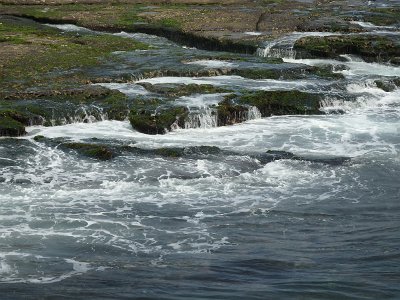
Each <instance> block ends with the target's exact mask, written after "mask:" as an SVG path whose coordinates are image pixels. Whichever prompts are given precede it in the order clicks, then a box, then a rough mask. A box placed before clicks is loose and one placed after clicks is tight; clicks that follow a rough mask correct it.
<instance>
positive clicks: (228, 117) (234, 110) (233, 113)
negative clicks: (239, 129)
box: [217, 99, 248, 126]
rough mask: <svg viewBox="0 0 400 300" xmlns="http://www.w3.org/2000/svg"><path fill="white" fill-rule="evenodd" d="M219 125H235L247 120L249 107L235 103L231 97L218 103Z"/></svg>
mask: <svg viewBox="0 0 400 300" xmlns="http://www.w3.org/2000/svg"><path fill="white" fill-rule="evenodd" d="M217 117H218V126H225V125H233V124H237V123H241V122H244V121H247V119H248V107H245V106H242V105H236V104H233V103H232V102H231V101H230V100H229V99H225V100H224V101H222V102H220V103H218V107H217Z"/></svg>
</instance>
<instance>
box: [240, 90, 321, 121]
mask: <svg viewBox="0 0 400 300" xmlns="http://www.w3.org/2000/svg"><path fill="white" fill-rule="evenodd" d="M321 100H322V96H321V95H319V94H312V93H306V92H301V91H296V90H295V91H258V92H254V93H248V94H244V95H242V96H240V97H239V98H238V99H237V100H236V101H237V103H239V104H242V105H250V106H255V107H257V108H258V110H259V111H260V113H261V115H262V116H263V117H269V116H271V115H304V114H307V115H309V114H322V112H321V111H320V110H319V109H320V101H321Z"/></svg>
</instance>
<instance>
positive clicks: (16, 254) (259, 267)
mask: <svg viewBox="0 0 400 300" xmlns="http://www.w3.org/2000/svg"><path fill="white" fill-rule="evenodd" d="M364 25H365V24H364ZM365 26H370V28H372V29H371V30H376V31H377V30H381V29H379V28H378V29H377V28H374V27H373V25H371V24H366V25H365ZM371 26H372V27H371ZM59 28H61V29H63V30H72V31H74V30H75V31H79V30H82V29H79V28H77V27H74V26H69V27H68V26H65V25H63V27H62V26H59ZM391 30H392V33H389V34H397V33H398V32H396V31H394V33H393V29H391ZM314 34H315V33H314ZM375 34H376V32H375ZM382 34H388V33H387V32H386V31H385V32H384V33H382ZM121 35H128V34H125V33H122V34H121ZM130 37H135V38H137V39H142V40H143V41H145V42H149V40H150V39H153V42H152V43H153V44H154V45H156V46H161V47H163V48H165V49H162V50H151V51H161V52H162V51H164V52H165V51H166V49H171V48H173V49H174V53H178V52H179V51H184V52H185V53H186V54H187V53H189V54H190V55H193V56H196V55H198V54H196V53H197V52H196V51H200V50H196V49H187V48H186V49H183V48H181V47H178V46H177V45H175V44H173V43H170V42H168V41H166V40H164V39H158V38H156V37H151V36H146V35H139V34H137V35H132V36H129V35H128V37H127V38H130ZM283 40H284V41H285V43H284V44H285V47H284V50H285V51H282V52H280V56H281V57H283V58H284V60H285V62H286V63H287V64H288V65H296V64H305V65H320V64H329V65H333V66H338V68H337V70H336V72H337V73H341V74H343V75H344V76H345V79H343V80H341V81H340V82H337V81H324V80H319V79H315V78H313V77H310V78H304V79H298V80H252V79H245V78H242V77H240V76H213V77H201V78H198V77H158V78H149V79H146V78H142V79H140V80H137V81H136V82H132V83H128V84H122V83H108V84H103V85H104V86H108V87H110V88H115V89H119V90H121V91H122V92H125V93H127V94H128V95H131V96H132V95H133V96H134V95H137V94H141V95H143V94H147V93H149V92H147V91H146V90H145V89H144V88H143V87H142V86H141V85H138V83H144V82H150V83H166V84H167V83H168V84H169V83H170V84H176V83H199V82H201V83H207V84H211V85H215V86H223V87H226V86H227V87H230V88H236V89H243V88H246V89H253V90H276V89H289V90H291V89H299V90H304V91H312V92H318V91H319V92H321V91H322V92H323V93H325V95H326V98H325V101H324V104H323V107H322V110H323V111H325V112H327V114H325V115H311V116H302V115H300V116H290V115H289V116H273V117H268V118H261V117H260V115H259V114H258V113H257V111H256V112H254V113H253V114H252V115H251V116H249V118H248V121H246V122H244V123H241V124H236V125H233V126H223V127H216V126H215V122H213V120H212V115H211V114H210V113H209V112H207V107H208V106H209V105H211V104H215V103H218V101H219V100H220V99H221V94H211V95H206V96H205V95H192V96H185V97H180V98H179V99H177V102H179V103H180V104H182V103H186V104H187V105H188V107H190V108H191V109H198V110H200V111H202V113H201V114H200V115H197V118H198V119H196V120H197V121H194V124H199V125H198V126H194V125H190V124H188V125H187V126H186V128H177V129H176V130H174V131H172V132H169V133H167V134H165V135H156V136H152V135H146V134H142V133H139V132H137V131H134V130H132V128H131V125H130V124H129V122H128V121H113V120H107V118H105V119H103V120H96V119H93V120H91V121H90V122H86V123H84V122H75V123H72V124H65V125H62V126H54V127H44V126H32V127H28V128H27V131H28V135H27V136H25V137H20V138H13V139H11V138H7V139H6V138H2V139H0V166H1V168H0V293H1V295H3V296H1V298H2V299H39V298H40V299H42V298H43V299H72V298H86V299H189V298H190V299H243V298H244V299H398V298H399V297H400V286H399V284H398V283H399V281H400V233H399V228H400V214H399V211H400V202H399V199H400V179H399V174H400V155H399V153H400V89H399V88H395V89H393V90H392V91H387V92H386V91H383V90H382V89H380V88H378V87H377V85H376V80H378V79H379V80H385V79H386V78H391V77H393V76H397V77H399V76H400V68H399V67H394V66H390V65H384V64H378V63H366V62H364V61H362V60H360V59H358V58H356V57H351V56H346V55H345V56H343V59H341V60H340V61H339V60H333V59H331V60H323V59H319V60H312V59H308V60H305V59H296V58H295V57H294V56H293V55H292V52H291V51H289V52H288V51H287V42H288V41H292V40H293V39H292V38H290V37H289V38H286V39H283ZM292 42H293V41H292ZM163 43H165V44H163ZM277 46H279V41H276V42H275V43H273V45H271V44H267V45H266V47H265V49H267V50H265V49H260V51H259V54H260V55H268V53H269V52H270V49H272V48H273V47H277ZM177 48H179V49H180V50H179V51H178V50H177ZM170 53H171V52H168V55H170ZM193 53H194V54H193ZM277 53H278V54H279V51H274V52H273V56H277ZM288 53H289V54H290V55H288ZM189 54H187V55H189ZM121 55H123V54H121ZM138 55H142V56H146V55H147V54H146V53H142V54H138ZM190 63H191V64H194V65H198V66H202V67H204V68H207V67H210V66H211V67H216V66H217V67H220V66H227V65H228V66H229V64H232V63H235V62H230V61H224V60H219V61H217V60H204V59H198V60H193V59H192V60H191V62H190ZM339 66H340V67H339ZM343 66H345V67H343ZM349 99H350V100H349ZM36 135H42V136H44V137H47V138H54V139H55V138H66V139H71V140H74V141H87V140H90V139H92V140H93V139H96V140H97V141H101V142H102V143H105V144H109V145H115V144H118V145H124V146H128V147H129V146H134V147H138V148H141V149H145V150H151V149H159V148H161V147H163V148H185V151H186V152H185V155H183V156H181V157H179V158H173V157H162V156H155V155H154V154H153V152H151V151H148V152H145V151H144V152H140V153H139V152H138V153H131V154H125V155H120V156H118V157H116V158H114V159H113V160H110V161H97V160H94V159H92V158H87V157H83V156H79V155H77V154H76V153H74V152H73V151H64V150H63V149H60V148H58V147H53V146H49V145H47V144H43V143H40V142H37V141H35V140H34V139H33V137H34V136H36ZM267 150H273V151H280V152H282V153H287V152H290V153H293V154H294V155H296V156H300V157H302V158H304V159H290V158H286V159H285V157H283V159H277V160H273V161H267V162H266V161H264V160H263V157H264V156H263V155H264V154H265V152H266V151H267ZM283 151H284V152H283ZM336 158H345V159H344V160H339V161H337V160H336ZM4 295H6V296H5V297H4Z"/></svg>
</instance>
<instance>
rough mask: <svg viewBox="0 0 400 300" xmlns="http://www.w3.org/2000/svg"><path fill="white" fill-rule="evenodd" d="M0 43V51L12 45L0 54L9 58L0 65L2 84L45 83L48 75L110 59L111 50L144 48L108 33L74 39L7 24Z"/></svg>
mask: <svg viewBox="0 0 400 300" xmlns="http://www.w3.org/2000/svg"><path fill="white" fill-rule="evenodd" d="M0 43H1V45H2V46H5V48H4V49H6V48H7V45H8V46H10V45H13V47H11V48H10V47H8V48H10V50H9V52H5V53H4V54H3V55H4V56H6V55H7V56H9V58H8V59H5V60H3V61H2V62H1V63H0V65H1V66H0V69H1V73H2V77H1V78H0V82H2V83H5V82H6V81H13V82H17V83H18V82H20V81H25V82H30V83H31V84H37V82H38V81H41V80H48V79H46V76H45V75H46V74H48V73H49V72H54V71H58V72H65V71H68V70H76V69H82V68H86V67H91V66H95V65H97V64H99V63H101V62H103V61H107V60H112V59H113V56H112V54H111V53H112V52H114V51H133V50H138V49H148V46H147V45H146V44H143V43H140V42H137V41H135V40H132V39H128V38H123V37H117V36H113V35H108V34H104V35H82V36H77V35H74V34H65V33H64V34H62V33H61V31H58V30H55V29H48V28H47V27H32V26H28V25H25V24H10V23H8V22H2V24H1V25H0ZM27 44H29V47H27V46H26V45H27ZM0 51H1V50H0ZM3 51H5V50H3ZM72 77H73V76H70V79H71V78H72Z"/></svg>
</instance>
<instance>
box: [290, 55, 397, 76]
mask: <svg viewBox="0 0 400 300" xmlns="http://www.w3.org/2000/svg"><path fill="white" fill-rule="evenodd" d="M343 57H344V58H347V61H338V60H333V59H292V58H284V59H283V60H284V62H288V63H299V64H305V65H310V66H318V65H329V64H330V65H333V66H334V68H335V67H336V69H337V71H335V72H336V73H342V74H343V75H345V76H358V75H378V76H386V77H392V76H400V67H395V66H390V65H385V64H379V63H367V62H364V61H363V60H361V59H356V58H354V57H351V56H348V55H343ZM339 66H346V68H345V69H343V70H341V69H340V68H339V69H338V67H339Z"/></svg>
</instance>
